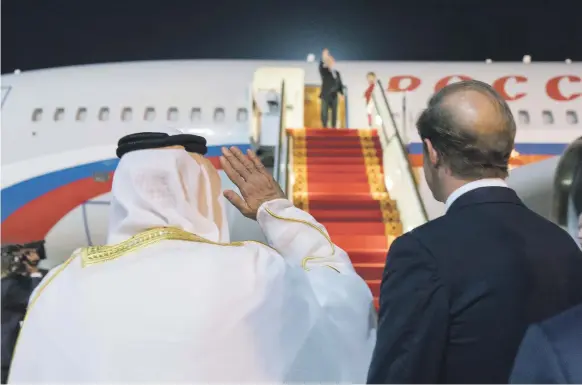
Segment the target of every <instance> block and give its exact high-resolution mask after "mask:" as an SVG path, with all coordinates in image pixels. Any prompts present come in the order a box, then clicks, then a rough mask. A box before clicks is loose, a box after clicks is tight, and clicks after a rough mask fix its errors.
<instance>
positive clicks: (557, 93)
mask: <svg viewBox="0 0 582 385" xmlns="http://www.w3.org/2000/svg"><path fill="white" fill-rule="evenodd" d="M337 69H338V70H339V71H340V73H341V76H342V79H343V82H344V84H345V86H346V93H345V94H346V97H345V104H344V108H343V109H342V108H341V107H340V113H341V117H340V121H341V122H342V123H341V124H342V125H343V126H344V127H347V128H367V127H368V112H369V111H370V109H369V108H368V107H369V106H368V103H367V102H366V100H365V99H364V93H365V91H366V89H367V88H368V86H369V84H368V83H367V80H366V74H367V73H368V72H370V71H373V72H375V73H376V75H377V77H378V80H379V83H378V85H376V88H377V90H375V91H374V98H373V103H375V104H377V105H378V103H380V104H382V103H384V101H383V100H382V98H384V97H385V99H386V100H387V103H388V105H389V106H390V107H389V110H390V112H391V113H390V117H391V118H393V121H394V126H395V127H394V129H395V130H396V131H397V132H399V135H400V139H401V141H402V142H403V143H404V144H405V145H406V146H407V147H408V152H409V155H407V161H409V162H410V164H412V166H413V168H414V169H415V170H416V172H417V173H419V166H420V165H421V160H420V159H419V157H420V156H421V145H420V139H419V137H418V135H417V133H416V131H415V127H414V120H415V119H416V117H417V116H418V114H419V113H420V111H421V110H422V109H423V108H424V107H425V105H426V102H427V100H428V98H429V97H430V96H431V95H432V94H433V93H434V91H435V89H438V88H439V87H442V86H444V85H446V84H448V83H449V82H453V81H456V80H458V79H463V78H475V79H479V80H483V81H485V82H488V83H490V84H493V85H494V86H495V88H496V89H497V90H498V91H499V92H500V93H501V94H502V95H503V96H504V97H505V98H506V99H507V100H508V102H509V105H510V106H511V108H512V110H513V112H514V114H515V117H516V120H517V123H518V132H517V144H516V148H515V149H516V154H519V155H518V156H516V158H515V159H514V163H515V164H524V163H529V162H531V161H539V160H543V159H546V158H548V157H551V156H554V155H559V154H561V153H562V152H563V151H564V149H565V148H566V146H567V145H568V144H569V143H571V142H572V141H573V140H574V139H576V138H577V137H579V136H581V135H582V79H581V74H582V65H581V64H578V63H574V64H565V63H564V64H562V63H532V64H523V63H503V64H501V63H493V64H486V63H412V62H364V61H346V62H338V64H337ZM283 81H284V82H285V87H284V91H282V88H281V85H282V82H283ZM319 84H320V77H319V73H318V66H317V63H309V62H288V61H242V60H237V61H228V60H219V61H216V60H193V61H154V62H130V63H115V64H98V65H86V66H73V67H64V68H54V69H46V70H37V71H30V72H22V73H19V74H10V75H2V244H7V243H25V242H29V241H37V240H42V239H44V240H46V249H47V254H48V256H49V259H48V261H47V262H48V263H47V264H48V265H49V266H53V265H55V264H57V263H59V262H61V261H63V260H64V259H65V258H67V257H68V256H69V255H70V253H71V252H72V251H73V250H74V249H75V248H77V247H81V246H85V245H91V244H100V243H103V242H104V241H105V234H106V228H107V210H105V207H106V205H108V200H109V198H108V194H109V190H110V188H111V175H112V173H113V171H114V169H115V166H116V164H117V162H118V159H117V158H116V157H115V148H116V143H117V140H118V139H119V138H120V137H122V136H123V135H126V134H128V133H133V132H140V131H152V132H155V131H159V130H160V129H161V128H165V127H173V128H177V129H180V130H182V131H184V132H189V133H196V134H200V135H202V136H204V137H206V138H207V140H208V143H209V152H208V156H209V157H210V158H211V159H213V161H214V162H215V164H217V157H218V155H219V151H220V146H231V145H236V146H239V147H241V148H243V149H244V148H249V147H252V148H258V147H274V148H275V149H276V150H275V153H276V155H275V158H276V164H277V166H279V164H280V163H281V162H282V159H283V158H284V157H282V156H281V155H277V154H278V153H277V151H278V148H279V142H280V139H281V138H282V137H283V135H281V131H280V128H302V127H305V126H313V125H314V124H315V123H314V122H317V120H318V111H317V109H316V108H315V109H314V106H315V105H317V87H318V86H319ZM380 87H381V88H380ZM281 102H283V108H282V109H279V107H280V105H278V104H280V103H281ZM385 114H386V113H385V112H384V116H383V117H382V114H381V113H378V114H377V115H378V116H380V117H378V116H376V117H375V119H374V125H375V126H386V124H388V123H387V122H386V120H388V119H387V118H386V115H385ZM382 121H384V123H383V125H382ZM285 151H286V149H285ZM392 167H398V168H399V169H398V170H396V171H398V173H400V171H403V170H402V165H395V166H392ZM404 171H405V170H404ZM387 174H388V175H389V174H390V172H387ZM419 175H421V173H420V174H419ZM419 175H417V177H418V176H419ZM420 181H421V182H420V183H419V187H418V188H419V189H420V195H421V200H422V204H424V205H425V206H426V208H425V210H426V211H428V214H429V215H428V217H434V216H437V215H440V214H439V210H441V211H442V207H440V206H439V204H438V203H436V202H435V201H434V200H433V199H432V197H431V196H430V193H429V192H428V190H427V188H426V186H425V185H424V184H423V183H422V178H420ZM223 183H224V186H225V187H229V186H231V185H230V182H229V181H228V180H227V178H225V177H224V176H223ZM391 194H392V193H391ZM397 199H398V198H397ZM403 199H404V198H403ZM398 204H399V206H401V207H403V206H405V205H406V202H404V201H400V200H399V201H398ZM229 216H230V217H231V221H232V224H231V231H232V238H233V239H235V240H236V239H244V238H254V239H256V238H260V235H258V232H257V229H256V227H254V226H253V225H252V223H251V222H250V221H249V222H245V221H247V220H246V219H244V218H242V217H240V216H238V215H237V213H236V212H234V211H232V210H231V211H230V212H229ZM425 220H426V218H425Z"/></svg>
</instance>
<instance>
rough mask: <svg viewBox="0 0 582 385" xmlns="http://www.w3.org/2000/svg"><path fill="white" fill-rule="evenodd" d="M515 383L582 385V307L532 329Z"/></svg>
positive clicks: (519, 357) (513, 376) (521, 353)
mask: <svg viewBox="0 0 582 385" xmlns="http://www.w3.org/2000/svg"><path fill="white" fill-rule="evenodd" d="M511 383H513V384H582V305H579V306H576V307H574V308H572V309H570V310H568V311H566V312H564V313H562V314H560V315H558V316H556V317H554V318H551V319H549V320H547V321H544V322H541V323H539V324H535V325H532V326H530V328H529V329H528V331H527V333H526V335H525V338H524V339H523V342H522V343H521V347H520V348H519V352H518V354H517V358H516V359H515V364H514V367H513V372H512V373H511Z"/></svg>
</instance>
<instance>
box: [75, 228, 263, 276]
mask: <svg viewBox="0 0 582 385" xmlns="http://www.w3.org/2000/svg"><path fill="white" fill-rule="evenodd" d="M161 241H188V242H198V243H206V244H210V245H216V246H237V247H238V246H244V245H245V243H246V242H232V243H220V242H213V241H209V240H208V239H205V238H202V237H201V236H199V235H196V234H192V233H189V232H187V231H185V230H182V229H178V228H175V227H158V228H154V229H150V230H146V231H144V232H142V233H139V234H136V235H134V236H133V237H131V238H129V239H128V240H126V241H123V242H121V243H118V244H116V245H106V246H92V247H86V248H84V249H81V260H82V266H83V267H86V266H90V265H95V264H99V263H103V262H107V261H111V260H113V259H117V258H119V257H121V256H122V255H125V254H128V253H131V252H134V251H136V250H139V249H142V248H144V247H147V246H150V245H153V244H156V243H158V242H161ZM248 242H252V243H258V244H260V245H263V246H267V247H269V248H270V249H272V250H274V249H273V248H272V247H271V246H269V245H265V244H264V243H261V242H256V241H248Z"/></svg>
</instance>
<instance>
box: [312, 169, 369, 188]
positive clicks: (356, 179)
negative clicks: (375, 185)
mask: <svg viewBox="0 0 582 385" xmlns="http://www.w3.org/2000/svg"><path fill="white" fill-rule="evenodd" d="M348 178H349V179H348ZM339 181H343V182H341V183H343V184H344V186H345V185H346V184H347V183H368V175H366V173H364V172H358V173H352V174H350V175H349V176H346V174H342V173H339V172H328V173H325V172H318V173H312V172H309V173H307V183H308V184H309V185H310V186H311V184H312V183H324V182H331V183H335V182H338V183H339Z"/></svg>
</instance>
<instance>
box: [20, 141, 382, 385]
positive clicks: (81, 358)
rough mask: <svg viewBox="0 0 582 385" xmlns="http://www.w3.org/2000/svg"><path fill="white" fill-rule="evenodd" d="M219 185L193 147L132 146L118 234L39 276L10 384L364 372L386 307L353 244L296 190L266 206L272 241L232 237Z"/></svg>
mask: <svg viewBox="0 0 582 385" xmlns="http://www.w3.org/2000/svg"><path fill="white" fill-rule="evenodd" d="M193 160H194V161H193ZM217 183H218V185H217ZM219 184H220V180H219V177H218V174H217V173H216V170H214V169H213V168H212V166H211V165H210V163H209V162H208V161H207V160H205V159H203V158H202V157H199V156H192V155H191V154H188V153H187V152H186V151H184V150H183V149H156V150H142V151H137V152H133V153H129V154H127V155H125V156H124V157H123V158H122V159H121V161H120V164H119V166H118V169H117V171H116V173H115V177H114V182H113V189H112V195H113V202H112V214H111V221H110V229H109V230H110V231H109V238H108V245H107V246H102V247H91V248H87V249H82V250H80V251H77V252H75V253H74V255H73V256H72V257H71V258H70V259H69V260H67V261H66V262H65V263H64V264H63V265H61V266H59V267H57V268H55V269H54V270H53V271H52V272H51V273H50V274H49V275H48V276H47V277H46V279H45V280H44V281H43V283H41V285H39V287H38V288H37V290H36V291H35V293H34V294H33V297H32V298H31V303H30V307H29V311H28V314H27V317H26V319H25V322H24V325H23V328H22V331H21V334H20V338H19V341H18V343H17V347H16V350H15V354H14V360H13V362H12V368H11V373H10V380H9V381H10V382H11V383H29V382H43V383H63V382H75V383H80V382H116V383H129V382H157V383H161V382H190V383H199V382H210V381H212V382H217V381H220V382H230V383H240V382H278V383H281V382H344V383H363V382H365V381H366V374H367V370H368V365H369V362H370V360H371V355H372V350H373V347H374V344H375V339H376V330H375V329H376V325H375V311H374V308H373V302H372V295H371V293H370V290H369V289H368V287H367V285H366V284H365V282H364V281H363V280H362V279H361V278H360V277H359V276H358V275H357V274H356V273H355V271H354V269H353V267H352V264H351V262H350V260H349V258H348V256H347V255H346V253H345V252H344V251H343V250H342V249H340V248H339V247H337V246H336V245H334V244H333V242H332V241H331V240H330V238H329V236H328V234H327V232H326V230H325V228H324V227H323V226H322V225H321V224H319V223H317V222H316V221H315V219H314V218H313V217H312V216H311V215H309V214H308V213H306V212H304V211H302V210H299V209H297V208H296V207H294V206H293V205H292V204H291V202H289V201H288V200H285V199H279V200H274V201H271V202H268V203H265V204H263V206H262V207H261V208H260V210H259V213H258V219H257V220H258V222H259V224H260V226H261V228H262V230H263V231H264V233H265V235H266V238H267V239H268V243H269V245H264V244H260V243H257V242H237V243H228V227H227V223H226V219H225V218H226V217H225V215H224V214H225V211H224V207H223V206H222V197H221V196H220V194H221V192H220V185H219Z"/></svg>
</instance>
